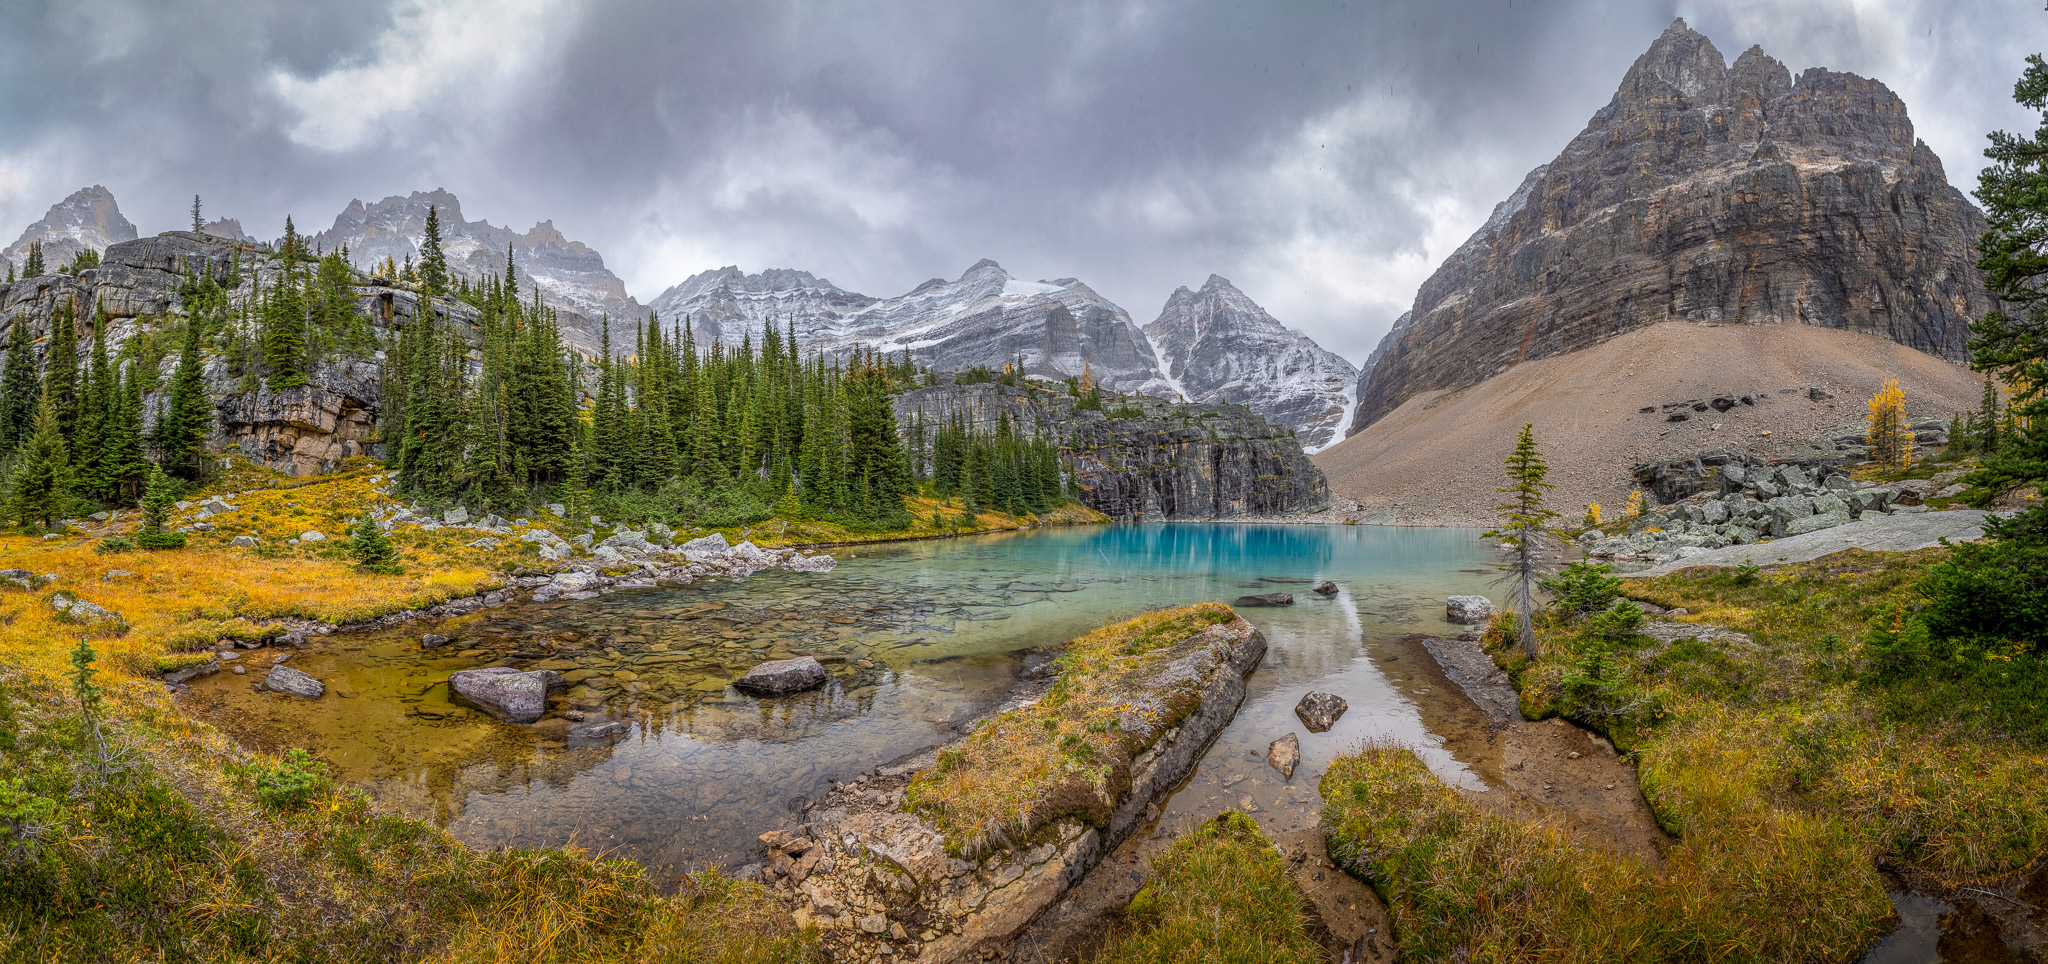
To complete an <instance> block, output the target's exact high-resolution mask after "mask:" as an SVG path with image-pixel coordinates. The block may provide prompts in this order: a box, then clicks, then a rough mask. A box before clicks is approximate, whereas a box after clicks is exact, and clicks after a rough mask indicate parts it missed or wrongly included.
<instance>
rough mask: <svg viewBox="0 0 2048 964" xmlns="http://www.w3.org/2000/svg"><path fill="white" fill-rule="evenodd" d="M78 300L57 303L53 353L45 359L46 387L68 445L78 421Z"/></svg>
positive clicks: (53, 316)
mask: <svg viewBox="0 0 2048 964" xmlns="http://www.w3.org/2000/svg"><path fill="white" fill-rule="evenodd" d="M77 318H78V304H77V302H74V301H72V300H70V299H68V298H67V299H65V300H63V301H60V302H58V303H57V309H56V311H54V312H52V313H51V316H50V344H49V347H48V348H47V349H46V352H47V354H48V356H49V358H48V360H47V361H46V362H45V363H44V371H43V388H44V390H45V391H47V392H48V393H49V395H50V405H51V407H52V411H54V412H55V413H56V417H57V431H58V432H60V433H62V434H63V436H64V441H65V444H66V445H69V444H70V443H71V439H72V433H73V431H74V430H75V427H76V424H77V421H78V388H79V386H78V328H77Z"/></svg>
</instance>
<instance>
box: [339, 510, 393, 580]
mask: <svg viewBox="0 0 2048 964" xmlns="http://www.w3.org/2000/svg"><path fill="white" fill-rule="evenodd" d="M348 554H349V557H350V558H352V559H354V560H355V561H356V565H358V566H361V567H363V568H364V569H367V570H369V571H371V572H378V573H384V574H386V575H396V574H398V573H401V572H404V571H405V570H403V569H400V568H399V566H398V547H397V546H394V545H392V544H391V538H390V537H389V536H386V535H385V534H384V530H383V529H382V528H379V527H378V525H377V517H376V516H374V515H371V514H370V513H369V512H367V511H366V512H364V513H363V515H362V518H360V519H357V520H356V524H355V528H353V529H351V530H350V532H349V540H348Z"/></svg>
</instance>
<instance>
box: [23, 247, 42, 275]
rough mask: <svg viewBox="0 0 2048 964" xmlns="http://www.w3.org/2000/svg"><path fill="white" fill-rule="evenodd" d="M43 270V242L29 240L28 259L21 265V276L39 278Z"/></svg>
mask: <svg viewBox="0 0 2048 964" xmlns="http://www.w3.org/2000/svg"><path fill="white" fill-rule="evenodd" d="M43 270H44V268H43V242H41V241H39V240H38V241H30V242H29V243H28V261H27V263H25V264H23V265H22V266H21V276H22V277H23V278H40V277H42V276H43Z"/></svg>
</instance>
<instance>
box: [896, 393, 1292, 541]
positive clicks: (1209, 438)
mask: <svg viewBox="0 0 2048 964" xmlns="http://www.w3.org/2000/svg"><path fill="white" fill-rule="evenodd" d="M1105 409H1106V410H1105V411H1085V410H1081V409H1080V408H1078V407H1077V400H1076V399H1074V398H1072V397H1070V396H1068V395H1067V394H1066V393H1065V392H1063V391H1052V390H1047V389H1045V388H1043V387H1030V388H1024V387H1011V386H1007V385H1002V384H996V383H982V384H975V385H957V384H953V385H940V386H937V387H933V388H921V389H916V390H914V391H909V392H904V393H903V394H901V395H898V396H897V397H896V415H897V421H898V424H899V425H901V426H902V427H903V430H904V431H905V432H906V433H907V432H908V431H909V430H910V426H911V424H912V420H913V417H917V418H918V419H919V420H921V422H922V424H923V425H924V426H925V429H926V431H927V433H930V432H935V431H936V430H937V429H938V427H940V426H942V425H945V424H946V423H947V422H949V421H950V420H951V419H952V418H953V417H954V416H955V415H956V414H957V415H958V416H960V418H961V419H962V421H964V422H965V423H966V424H967V425H968V426H969V427H970V428H972V429H974V430H976V431H980V432H994V431H995V430H996V427H997V425H998V423H999V422H1000V421H1001V420H1002V418H1003V417H1005V416H1007V417H1008V419H1009V422H1010V424H1011V425H1013V426H1015V427H1016V429H1017V430H1018V431H1020V432H1022V433H1024V434H1025V435H1027V436H1029V437H1032V438H1040V437H1043V438H1049V439H1051V440H1053V441H1054V442H1056V443H1058V444H1059V446H1060V457H1061V460H1062V461H1063V462H1064V463H1065V464H1066V467H1067V469H1068V471H1069V472H1070V473H1071V475H1072V479H1073V487H1074V490H1075V495H1076V497H1077V498H1079V499H1080V501H1081V502H1082V504H1084V505H1086V506H1088V507H1089V508H1091V509H1094V510H1096V511H1097V512H1101V513H1103V514H1104V515H1107V516H1109V517H1110V518H1111V519H1114V520H1116V521H1118V522H1159V521H1170V520H1193V519H1232V518H1238V517H1241V516H1271V515H1288V514H1292V513H1298V512H1311V511H1315V510H1317V509H1320V508H1322V507H1324V506H1325V505H1328V504H1329V501H1330V490H1329V484H1328V483H1327V482H1325V481H1324V479H1323V473H1322V471H1321V470H1319V469H1317V468H1316V467H1315V465H1314V464H1312V463H1310V462H1309V460H1308V457H1307V456H1305V455H1303V454H1302V451H1301V445H1300V444H1299V443H1298V442H1297V441H1296V439H1295V437H1294V433H1293V432H1292V431H1290V430H1288V429H1285V428H1282V427H1280V426H1277V425H1274V424H1272V423H1270V422H1268V421H1266V420H1265V419H1263V418H1260V417H1259V416H1257V415H1254V414H1252V412H1251V411H1250V410H1249V409H1246V408H1245V407H1244V406H1242V405H1200V404H1180V403H1175V402H1167V401H1163V400H1161V399H1156V398H1148V397H1145V396H1133V397H1130V398H1126V399H1123V400H1117V401H1109V402H1105Z"/></svg>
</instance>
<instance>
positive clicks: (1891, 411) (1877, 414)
mask: <svg viewBox="0 0 2048 964" xmlns="http://www.w3.org/2000/svg"><path fill="white" fill-rule="evenodd" d="M1865 420H1866V422H1867V423H1868V426H1869V427H1868V429H1867V430H1866V433H1865V439H1866V440H1867V441H1868V442H1869V446H1870V459H1871V461H1873V462H1876V463H1877V464H1878V465H1881V466H1883V467H1885V468H1886V469H1890V470H1892V471H1897V470H1899V469H1903V468H1906V467H1907V466H1909V465H1912V464H1913V427H1912V425H1911V424H1909V423H1908V422H1907V419H1906V393H1905V392H1903V391H1901V390H1900V389H1899V380H1898V379H1896V378H1894V379H1890V380H1888V381H1886V382H1885V383H1884V385H1883V386H1882V387H1880V388H1879V389H1878V390H1877V394H1875V395H1872V396H1871V397H1870V414H1869V415H1867V416H1865Z"/></svg>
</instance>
